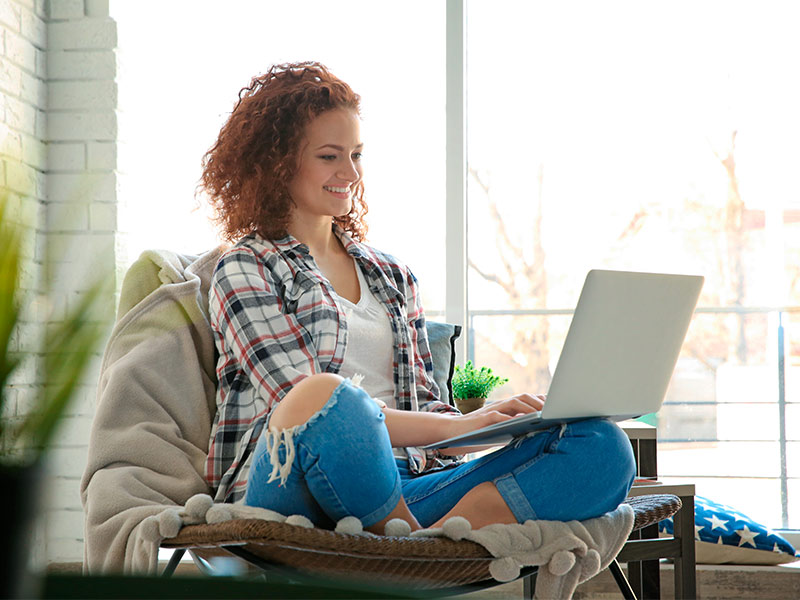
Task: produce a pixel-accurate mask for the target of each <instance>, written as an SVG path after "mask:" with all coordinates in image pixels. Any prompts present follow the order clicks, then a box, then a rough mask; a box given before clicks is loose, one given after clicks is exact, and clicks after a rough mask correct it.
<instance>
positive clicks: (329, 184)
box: [289, 109, 363, 221]
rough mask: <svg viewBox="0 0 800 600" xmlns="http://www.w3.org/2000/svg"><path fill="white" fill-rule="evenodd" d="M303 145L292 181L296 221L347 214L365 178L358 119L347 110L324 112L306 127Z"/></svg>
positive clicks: (294, 218) (290, 189)
mask: <svg viewBox="0 0 800 600" xmlns="http://www.w3.org/2000/svg"><path fill="white" fill-rule="evenodd" d="M302 143H303V144H304V146H303V147H302V148H301V150H300V157H299V162H300V164H299V169H298V171H297V173H296V174H295V176H294V178H293V179H292V180H291V181H290V182H289V193H290V194H291V197H292V200H294V203H295V208H294V212H293V214H292V220H293V221H296V220H307V219H312V220H313V219H316V218H323V219H325V220H330V218H331V217H340V216H344V215H346V214H347V213H349V212H350V208H351V207H352V204H353V200H352V197H353V190H354V188H355V187H356V185H357V184H358V183H359V182H360V181H361V176H362V171H361V148H362V146H363V144H362V143H361V133H360V127H359V121H358V116H357V115H356V114H355V113H354V112H353V111H350V110H347V109H334V110H329V111H327V112H324V113H322V114H320V115H319V116H318V117H317V118H315V119H314V120H313V121H311V122H310V123H309V124H308V125H307V126H306V131H305V140H304V141H303V142H302Z"/></svg>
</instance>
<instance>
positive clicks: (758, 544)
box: [658, 496, 800, 565]
mask: <svg viewBox="0 0 800 600" xmlns="http://www.w3.org/2000/svg"><path fill="white" fill-rule="evenodd" d="M672 527H673V526H672V518H669V519H665V520H663V521H661V522H660V523H659V524H658V528H659V531H661V532H662V533H667V534H669V535H671V534H672V531H673V529H672ZM694 531H695V534H694V535H695V554H696V562H697V564H706V565H721V564H739V565H779V564H782V563H787V562H792V561H794V560H797V559H798V558H800V553H798V552H796V551H795V549H794V547H792V545H791V544H790V543H789V542H788V541H786V539H784V538H783V537H781V536H780V535H779V534H777V533H775V532H774V531H772V530H771V529H769V528H768V527H765V526H764V525H761V524H759V523H756V522H755V521H753V520H752V519H751V518H749V517H747V516H746V515H743V514H742V513H741V512H739V511H737V510H735V509H733V508H731V507H730V506H726V505H724V504H719V503H717V502H713V501H711V500H709V499H708V498H704V497H702V496H695V505H694Z"/></svg>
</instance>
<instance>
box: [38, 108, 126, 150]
mask: <svg viewBox="0 0 800 600" xmlns="http://www.w3.org/2000/svg"><path fill="white" fill-rule="evenodd" d="M116 136H117V115H116V113H114V112H112V111H105V112H63V113H62V112H52V113H49V114H48V115H47V141H51V142H58V141H83V140H98V141H101V140H102V141H105V140H108V141H111V140H114V139H116Z"/></svg>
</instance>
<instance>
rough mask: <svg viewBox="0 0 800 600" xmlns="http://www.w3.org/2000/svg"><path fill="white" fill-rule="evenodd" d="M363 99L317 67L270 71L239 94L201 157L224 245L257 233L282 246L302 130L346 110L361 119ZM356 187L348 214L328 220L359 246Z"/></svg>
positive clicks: (361, 230) (203, 184) (362, 208)
mask: <svg viewBox="0 0 800 600" xmlns="http://www.w3.org/2000/svg"><path fill="white" fill-rule="evenodd" d="M360 102H361V98H360V96H359V95H358V94H356V93H355V92H353V90H352V89H351V88H350V86H349V85H347V84H346V83H345V82H344V81H342V80H341V79H339V78H338V77H336V76H335V75H333V74H332V73H331V72H330V71H328V69H327V68H326V67H325V66H323V65H321V64H320V63H317V62H301V63H288V64H280V65H274V66H273V67H272V68H271V69H270V70H269V71H268V72H267V73H266V74H264V75H259V76H256V77H254V78H253V79H252V81H251V82H250V85H249V86H247V87H245V88H242V90H241V91H240V92H239V101H238V102H237V103H236V106H235V107H234V109H233V112H231V115H230V117H229V118H228V120H227V122H226V123H225V125H223V126H222V129H221V130H220V132H219V137H218V138H217V141H216V143H215V144H214V145H213V146H212V147H211V149H210V150H209V151H208V152H206V154H205V155H204V156H203V162H202V166H203V175H202V177H201V180H200V186H199V187H200V188H202V189H205V191H206V192H207V193H208V196H209V202H210V203H211V206H212V207H213V209H214V211H215V213H216V217H215V221H216V223H217V225H218V226H219V227H220V229H221V231H222V234H223V237H224V238H225V239H226V240H228V241H234V240H236V239H238V238H240V237H242V236H245V235H248V234H250V233H253V232H256V233H258V234H259V235H261V236H262V237H264V238H266V239H271V240H275V239H280V238H282V237H284V236H286V234H287V227H288V224H289V219H290V216H291V211H292V208H293V206H294V202H293V201H292V198H291V196H290V195H289V190H288V184H289V182H290V181H291V180H292V178H293V177H294V175H295V173H296V172H297V170H298V167H299V154H300V151H301V144H302V141H303V136H304V133H305V128H306V126H307V125H308V124H309V123H310V122H311V121H312V120H313V119H314V118H316V117H317V116H319V115H320V114H321V113H323V112H326V111H329V110H333V109H339V108H345V109H349V110H352V111H354V112H355V113H356V114H360V107H361V106H360ZM366 213H367V205H366V202H365V201H364V185H363V183H362V182H359V184H358V185H357V186H356V188H355V189H354V190H353V206H352V208H351V210H350V212H349V213H348V214H346V215H344V216H341V217H335V218H334V219H333V220H334V221H335V222H336V223H338V224H339V225H340V226H341V227H342V228H343V229H344V230H345V231H347V232H348V233H349V234H350V235H351V236H352V237H353V238H355V239H357V240H363V239H364V237H365V235H366V232H367V226H366V224H365V222H364V216H365V215H366Z"/></svg>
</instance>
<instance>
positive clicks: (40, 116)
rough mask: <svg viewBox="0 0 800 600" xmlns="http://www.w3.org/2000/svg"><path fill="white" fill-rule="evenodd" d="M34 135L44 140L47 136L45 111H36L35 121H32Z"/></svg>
mask: <svg viewBox="0 0 800 600" xmlns="http://www.w3.org/2000/svg"><path fill="white" fill-rule="evenodd" d="M34 129H35V132H36V137H37V138H39V139H40V140H44V139H45V138H46V137H47V113H46V112H45V111H43V110H37V111H36V122H35V123H34Z"/></svg>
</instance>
